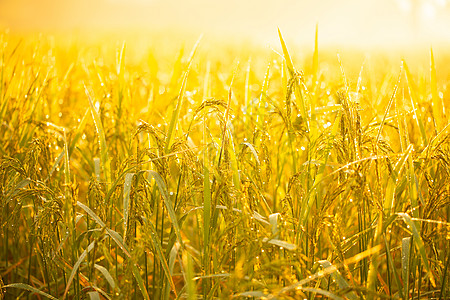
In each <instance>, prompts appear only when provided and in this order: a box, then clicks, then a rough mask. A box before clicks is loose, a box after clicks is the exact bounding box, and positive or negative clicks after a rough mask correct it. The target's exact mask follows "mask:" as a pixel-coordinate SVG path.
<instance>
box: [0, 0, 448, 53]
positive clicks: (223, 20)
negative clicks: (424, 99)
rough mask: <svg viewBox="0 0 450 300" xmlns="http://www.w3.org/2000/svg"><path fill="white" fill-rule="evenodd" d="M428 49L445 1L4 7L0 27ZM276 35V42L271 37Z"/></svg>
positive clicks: (143, 1) (48, 0)
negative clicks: (279, 34)
mask: <svg viewBox="0 0 450 300" xmlns="http://www.w3.org/2000/svg"><path fill="white" fill-rule="evenodd" d="M317 23H318V24H319V27H320V32H321V43H322V45H324V44H325V45H328V44H334V45H336V44H338V45H340V46H345V45H346V46H350V45H351V46H361V45H363V46H364V45H370V46H374V45H377V46H380V45H383V46H385V45H391V46H399V45H405V44H410V45H417V44H421V43H425V44H426V45H427V46H429V45H431V44H432V45H435V46H436V45H438V44H446V45H448V44H449V42H450V31H449V30H447V29H448V28H450V5H449V4H448V2H447V1H446V0H395V1H390V0H378V1H376V0H365V1H359V0H343V1H332V0H320V1H313V0H306V1H305V0H301V1H300V0H282V1H275V0H264V1H261V0H259V1H257V0H250V1H240V0H231V1H217V0H213V1H208V0H186V1H178V0H168V1H162V0H129V1H124V0H78V1H74V0H66V1H57V0H42V1H33V0H3V1H1V2H0V26H3V27H6V28H10V29H11V30H12V31H16V30H19V31H65V32H71V31H73V30H81V31H82V32H83V31H87V32H91V33H92V32H95V31H109V32H117V31H121V32H135V31H136V30H138V31H144V32H145V31H147V32H155V31H156V32H161V31H165V30H168V29H170V30H175V31H176V30H180V29H182V30H183V32H185V31H188V32H191V33H192V34H194V35H199V34H200V33H201V32H204V33H205V34H208V35H215V36H221V35H224V36H225V37H228V36H231V35H233V36H238V37H239V36H240V37H244V38H251V39H254V40H258V41H260V42H263V43H267V42H276V32H275V31H276V30H275V29H276V28H277V27H279V28H281V29H283V32H285V34H286V36H288V37H290V38H291V39H292V40H294V41H295V42H296V43H302V44H304V43H308V44H311V43H313V41H314V37H313V35H311V33H312V32H314V28H315V25H316V24H317ZM274 33H275V34H274Z"/></svg>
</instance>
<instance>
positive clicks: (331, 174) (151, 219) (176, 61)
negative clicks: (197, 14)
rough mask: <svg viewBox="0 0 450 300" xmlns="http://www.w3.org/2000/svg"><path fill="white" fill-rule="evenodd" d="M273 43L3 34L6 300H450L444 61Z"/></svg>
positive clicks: (0, 83) (0, 185)
mask: <svg viewBox="0 0 450 300" xmlns="http://www.w3.org/2000/svg"><path fill="white" fill-rule="evenodd" d="M280 42H281V48H280V50H279V53H277V52H276V51H270V52H269V51H264V50H262V49H260V48H257V47H255V48H251V47H249V48H246V49H245V51H242V52H241V53H238V51H234V50H233V49H234V48H230V49H231V50H229V51H225V50H223V49H222V50H220V49H218V50H217V51H213V50H210V51H209V52H208V51H206V50H205V49H202V43H204V41H200V42H199V43H197V44H196V45H195V46H194V47H193V50H192V52H190V53H184V51H180V53H178V54H176V53H175V55H173V54H174V53H172V52H171V51H173V47H174V46H172V48H170V47H171V45H169V46H167V45H162V44H161V45H159V46H158V44H156V43H155V44H154V46H152V47H149V48H148V49H147V48H146V49H145V51H144V54H140V55H139V56H133V55H131V54H128V53H133V51H134V50H135V49H133V48H132V47H130V46H128V48H129V49H127V47H126V45H125V44H123V45H121V46H117V44H114V43H109V42H108V43H104V44H96V45H90V46H83V44H82V43H81V42H78V43H77V42H73V43H71V44H70V45H66V46H62V45H60V44H58V40H56V42H55V39H52V38H51V37H41V38H40V39H39V40H34V39H30V38H26V39H23V40H22V41H19V39H16V38H14V37H11V36H9V35H7V34H2V35H0V67H1V69H0V104H1V105H0V125H1V131H0V139H1V141H0V152H1V153H0V157H1V165H0V190H1V194H0V210H1V214H0V226H1V227H0V230H1V239H0V276H1V277H0V279H1V280H0V285H1V287H2V288H1V289H0V291H1V294H0V298H1V295H3V296H5V295H6V298H8V299H9V298H13V297H24V296H25V295H28V294H30V293H32V294H34V295H35V296H36V295H38V294H40V297H48V298H51V299H54V298H61V297H62V298H64V297H66V298H70V299H82V298H86V297H87V298H90V299H99V298H105V299H116V298H123V299H130V298H133V297H134V298H136V299H140V298H147V299H149V298H150V299H174V298H177V297H178V298H185V297H187V298H189V299H196V298H197V296H202V297H203V298H204V299H212V298H229V297H233V296H240V297H255V298H268V299H298V298H300V297H301V298H308V299H312V298H314V297H319V296H322V297H330V298H333V299H342V298H348V299H359V298H367V299H373V298H389V297H394V298H403V299H409V298H413V297H414V298H415V299H417V298H418V297H428V298H440V299H444V298H445V297H450V291H449V288H448V286H449V279H448V278H449V275H448V273H449V272H450V271H449V270H448V264H449V257H450V253H449V251H450V247H449V246H450V244H449V243H450V242H449V239H450V223H449V216H450V209H449V203H450V156H449V146H450V134H449V129H448V127H447V126H448V121H447V118H448V107H450V102H449V99H450V94H449V91H448V90H447V89H448V83H446V82H445V81H440V80H439V78H438V77H437V76H436V68H437V69H438V70H440V69H439V68H442V69H444V68H446V66H445V65H437V64H436V63H435V62H434V58H433V52H431V56H430V57H431V70H430V71H426V72H423V73H420V72H415V71H414V72H413V71H412V69H411V70H410V68H408V64H407V63H408V62H407V61H396V62H394V64H388V65H383V66H380V65H378V66H374V60H371V59H370V58H367V59H365V60H364V62H363V61H357V62H356V61H352V57H351V56H348V57H347V58H346V59H348V61H347V60H343V61H341V57H340V56H338V58H337V59H336V57H332V58H329V59H328V58H326V59H325V58H322V57H321V56H319V51H318V47H317V39H316V47H315V50H314V52H313V53H312V55H311V56H309V55H307V56H306V58H305V59H304V60H300V59H299V58H298V56H297V55H296V53H294V51H293V52H292V53H291V55H292V59H294V62H295V63H293V60H292V59H291V57H290V54H289V51H288V48H287V47H286V45H285V43H284V41H283V38H282V36H281V34H280ZM206 43H207V42H206ZM199 45H200V46H199ZM168 49H169V50H168ZM170 49H172V50H170ZM355 60H356V59H355ZM347 64H348V65H350V68H353V69H354V68H355V67H354V66H355V65H358V64H359V65H361V64H362V66H358V67H357V68H358V69H359V67H360V71H359V75H356V76H354V77H347V76H346V72H345V70H346V65H347ZM303 66H304V67H303ZM426 67H427V68H428V66H426ZM391 68H393V69H391ZM301 69H302V70H303V71H301ZM393 70H394V71H393ZM356 74H358V72H357V73H356ZM443 287H446V288H443ZM33 297H34V296H33Z"/></svg>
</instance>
